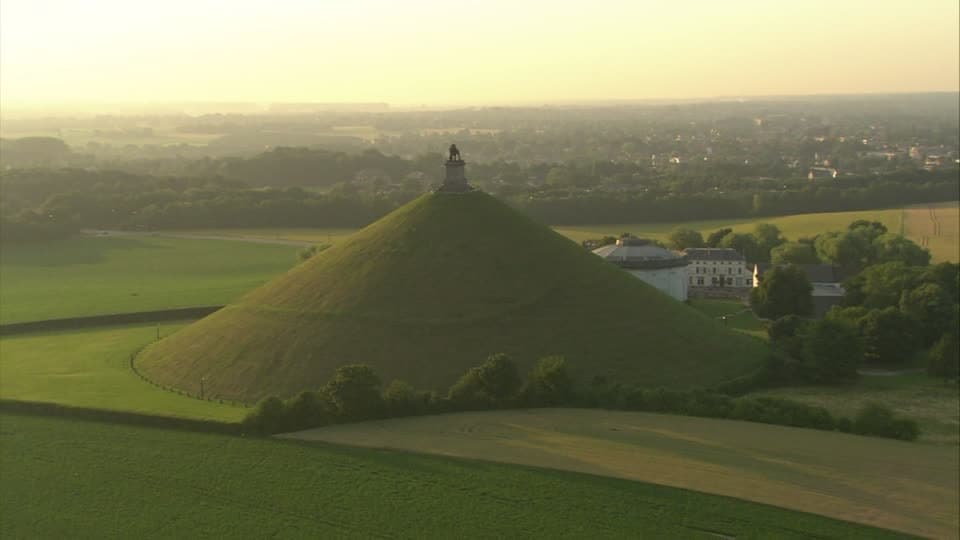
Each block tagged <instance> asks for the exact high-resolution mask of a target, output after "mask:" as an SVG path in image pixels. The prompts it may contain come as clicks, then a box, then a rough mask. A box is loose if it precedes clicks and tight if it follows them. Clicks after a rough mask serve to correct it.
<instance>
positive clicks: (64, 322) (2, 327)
mask: <svg viewBox="0 0 960 540" xmlns="http://www.w3.org/2000/svg"><path fill="white" fill-rule="evenodd" d="M223 307H224V306H222V305H220V306H193V307H184V308H172V309H160V310H154V311H132V312H128V313H108V314H105V315H90V316H86V317H67V318H63V319H45V320H40V321H25V322H14V323H6V324H0V336H9V335H14V334H27V333H31V332H43V331H47V330H76V329H79V328H95V327H98V326H113V325H118V324H133V323H152V322H167V321H178V320H184V319H200V318H203V317H206V316H207V315H210V314H212V313H214V312H217V311H219V310H221V309H223Z"/></svg>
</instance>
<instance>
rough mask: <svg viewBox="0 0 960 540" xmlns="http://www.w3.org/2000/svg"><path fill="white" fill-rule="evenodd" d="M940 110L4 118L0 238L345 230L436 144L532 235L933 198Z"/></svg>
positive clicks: (586, 109)
mask: <svg viewBox="0 0 960 540" xmlns="http://www.w3.org/2000/svg"><path fill="white" fill-rule="evenodd" d="M957 97H958V96H957V95H956V94H955V93H931V94H903V95H886V96H885V95H878V96H845V97H841V96H835V97H806V98H790V99H788V98H782V99H779V100H778V99H765V100H764V99H758V100H751V101H743V102H734V101H727V102H724V101H720V102H705V103H674V104H611V105H605V106H599V105H594V106H587V105H584V106H576V107H573V106H571V107H543V108H522V107H486V108H483V107H480V108H467V109H457V110H436V111H391V110H390V109H389V107H386V108H384V107H374V108H372V109H370V110H364V109H363V108H360V109H359V110H352V109H349V108H348V109H345V110H342V109H337V108H333V109H325V108H323V107H317V108H315V109H313V108H311V107H309V106H307V105H303V106H300V107H294V108H292V109H291V108H282V107H280V108H278V107H272V108H268V109H266V110H263V111H259V112H257V111H252V112H251V111H248V112H245V113H222V114H200V115H189V114H185V113H181V114H173V113H169V114H165V115H140V116H135V115H132V116H120V115H99V116H89V115H88V116H83V115H77V116H61V117H45V118H17V117H14V118H12V119H5V121H4V126H3V128H2V132H0V133H2V135H3V138H2V139H0V145H2V148H0V150H2V151H0V166H2V168H0V216H2V220H3V227H2V229H3V233H2V235H0V238H2V241H4V242H11V241H33V240H42V239H45V238H54V237H62V236H64V235H68V234H71V233H73V232H75V231H77V230H79V229H133V230H155V229H171V228H232V227H359V226H363V225H366V224H368V223H371V222H373V221H374V220H376V219H378V218H379V217H382V216H384V215H386V214H387V213H389V212H390V211H392V210H393V209H396V208H398V207H399V206H401V205H402V204H404V203H406V202H408V201H410V200H412V199H413V198H415V197H417V196H419V195H420V194H422V193H425V192H427V191H430V190H432V189H434V188H436V187H437V185H438V184H439V182H440V179H441V177H442V163H443V160H444V157H445V156H444V155H443V154H441V152H442V151H443V150H445V149H446V147H447V146H448V145H449V144H450V142H451V141H455V142H457V143H458V144H459V146H460V148H461V149H462V150H463V152H464V157H465V159H466V160H467V162H468V168H467V176H468V179H469V181H470V183H471V184H472V185H473V186H474V187H477V188H479V189H482V190H484V191H486V192H488V193H491V194H493V195H495V196H497V197H499V198H501V199H503V200H505V201H507V202H508V203H510V204H511V205H512V206H514V207H515V208H517V209H519V210H521V211H523V212H525V213H526V214H528V215H530V216H532V217H534V218H535V219H537V220H540V221H542V222H545V223H548V224H551V225H584V224H603V223H630V222H633V223H638V222H665V221H684V220H704V219H727V218H746V217H765V216H779V215H791V214H800V213H811V212H833V211H845V210H862V209H872V208H883V207H894V206H903V205H905V204H917V203H930V202H940V201H952V200H957V199H958V198H960V195H958V191H960V189H958V181H957V179H958V170H960V169H958V159H960V140H958V136H957V125H958V117H957V102H958V100H957ZM8 120H9V121H8ZM230 141H234V142H230ZM237 141H245V142H243V143H242V144H240V143H239V142H237ZM234 143H236V144H234Z"/></svg>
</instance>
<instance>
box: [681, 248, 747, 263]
mask: <svg viewBox="0 0 960 540" xmlns="http://www.w3.org/2000/svg"><path fill="white" fill-rule="evenodd" d="M683 252H684V253H685V254H686V255H687V258H689V259H691V260H694V261H741V262H746V261H747V259H746V257H744V256H743V255H741V254H740V252H738V251H737V250H735V249H732V248H687V249H685V250H683Z"/></svg>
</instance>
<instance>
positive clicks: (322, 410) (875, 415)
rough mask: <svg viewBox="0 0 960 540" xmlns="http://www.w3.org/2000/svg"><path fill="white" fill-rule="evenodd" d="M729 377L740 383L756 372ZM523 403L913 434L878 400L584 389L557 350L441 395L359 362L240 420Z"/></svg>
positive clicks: (331, 418) (273, 424)
mask: <svg viewBox="0 0 960 540" xmlns="http://www.w3.org/2000/svg"><path fill="white" fill-rule="evenodd" d="M759 376H760V375H757V376H752V378H748V379H746V380H744V381H737V382H734V383H733V384H732V385H731V386H732V387H734V388H735V389H737V390H741V389H742V388H743V387H745V386H746V385H747V384H748V383H753V382H756V380H757V379H756V377H759ZM521 407H582V408H603V409H615V410H625V411H646V412H656V413H669V414H679V415H686V416H699V417H706V418H726V419H731V420H744V421H748V422H760V423H765V424H776V425H784V426H793V427H804V428H811V429H819V430H826V431H841V432H845V433H857V434H861V435H872V436H879V437H889V438H894V439H901V440H908V441H912V440H915V439H916V438H917V437H918V436H919V434H920V431H919V428H918V426H917V424H916V422H914V421H912V420H908V419H903V418H898V417H896V416H895V415H894V413H893V412H892V411H891V410H890V409H889V408H886V407H884V406H883V405H879V404H870V405H867V406H866V407H864V409H862V410H861V411H860V412H859V413H858V414H857V416H856V417H855V418H853V419H850V418H845V417H837V416H834V415H832V414H831V413H830V411H828V410H826V409H824V408H822V407H815V406H812V405H807V404H804V403H800V402H797V401H791V400H788V399H782V398H773V397H750V396H743V397H732V396H730V395H728V394H724V393H720V392H717V391H709V390H669V389H663V388H658V389H644V388H635V387H627V386H622V385H608V384H606V382H605V381H603V380H602V379H595V380H594V382H593V384H591V385H589V386H588V387H586V388H579V387H577V386H576V385H575V384H574V381H573V379H572V378H571V377H570V376H569V374H568V372H567V369H566V361H565V360H564V359H563V358H561V357H548V358H543V359H541V360H540V362H539V363H538V364H537V366H536V367H535V368H534V369H533V370H532V371H531V372H530V373H529V374H528V375H527V377H526V378H525V379H523V378H521V377H520V375H519V373H518V372H517V369H516V366H515V364H514V363H513V362H512V361H511V360H510V359H509V358H507V357H506V356H505V355H503V354H497V355H493V356H491V357H490V358H489V359H488V360H487V361H486V362H485V363H484V364H482V365H480V366H477V367H474V368H471V369H470V370H469V371H468V372H467V373H465V374H464V375H463V377H461V378H460V380H459V381H457V383H455V384H454V385H453V386H452V387H451V388H450V390H449V391H448V392H447V394H446V395H442V394H438V393H436V392H421V391H416V390H415V389H414V388H413V387H412V386H410V385H409V384H407V383H405V382H402V381H393V382H391V383H390V384H389V385H387V386H386V387H385V388H381V383H380V379H379V377H378V376H377V375H376V373H374V372H373V370H372V369H371V368H370V367H368V366H365V365H351V366H344V367H341V368H340V369H338V370H337V373H336V374H335V376H334V378H333V379H331V381H330V382H329V383H327V384H326V385H325V386H324V387H323V388H321V389H319V390H317V391H314V392H303V393H301V394H299V395H297V396H295V397H293V398H291V399H288V400H281V399H279V398H277V397H270V398H267V399H265V400H263V401H261V402H260V403H259V404H258V405H257V406H256V407H255V408H254V409H253V410H252V411H251V412H250V413H249V414H248V415H247V417H246V418H245V419H244V421H243V425H244V426H245V428H246V429H248V430H250V431H252V432H258V433H281V432H288V431H297V430H301V429H308V428H313V427H320V426H325V425H330V424H337V423H345V422H355V421H361V420H375V419H383V418H391V417H403V416H414V415H422V414H439V413H448V412H458V411H475V410H491V409H510V408H521Z"/></svg>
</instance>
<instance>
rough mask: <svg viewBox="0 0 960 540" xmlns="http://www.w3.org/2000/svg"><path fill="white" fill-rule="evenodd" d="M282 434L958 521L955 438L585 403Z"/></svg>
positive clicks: (888, 523) (930, 529) (908, 522)
mask: <svg viewBox="0 0 960 540" xmlns="http://www.w3.org/2000/svg"><path fill="white" fill-rule="evenodd" d="M287 436H289V437H298V438H301V439H306V440H316V441H325V442H330V443H337V444H350V445H358V446H364V447H373V448H392V449H399V450H406V451H413V452H427V453H431V454H440V455H447V456H458V457H465V458H476V459H486V460H492V461H501V462H507V463H515V464H524V465H535V466H539V467H551V468H557V469H565V470H571V471H577V472H584V473H590V474H598V475H606V476H614V477H620V478H626V479H631V480H639V481H643V482H653V483H656V484H662V485H670V486H675V487H681V488H686V489H692V490H696V491H702V492H707V493H714V494H722V495H728V496H732V497H737V498H739V499H745V500H751V501H757V502H763V503H767V504H773V505H776V506H780V507H784V508H792V509H795V510H802V511H806V512H812V513H817V514H822V515H826V516H831V517H835V518H838V519H845V520H850V521H857V522H862V523H868V524H872V525H875V526H879V527H885V528H890V529H896V530H900V531H905V532H909V533H912V534H918V535H926V536H936V537H944V538H950V537H952V538H955V537H956V535H957V533H958V530H960V529H958V517H960V510H958V509H960V498H958V497H960V494H958V491H957V484H958V481H960V476H958V468H960V465H958V458H960V455H958V452H960V449H958V448H957V447H949V446H936V445H925V444H916V443H905V442H901V441H892V440H884V439H876V438H869V437H860V436H856V435H847V434H843V433H831V432H823V431H815V430H807V429H798V428H789V427H783V426H771V425H764V424H756V423H749V422H737V421H731V420H715V419H705V418H692V417H684V416H672V415H661V414H649V413H637V412H621V411H600V410H584V409H534V410H526V411H495V412H477V413H462V414H448V415H441V416H424V417H416V418H400V419H394V420H384V421H377V422H364V423H359V424H348V425H339V426H329V427H325V428H318V429H314V430H308V431H304V432H299V433H295V434H290V435H287ZM718 532H722V533H725V534H734V533H732V532H727V531H723V530H722V529H721V530H720V531H718ZM734 535H735V534H734ZM758 536H759V537H764V535H763V534H759V535H758ZM807 537H811V538H812V537H816V533H815V532H814V531H812V530H811V531H808V532H807Z"/></svg>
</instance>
